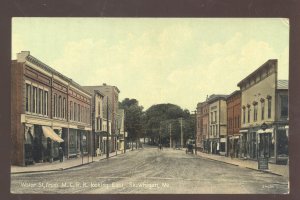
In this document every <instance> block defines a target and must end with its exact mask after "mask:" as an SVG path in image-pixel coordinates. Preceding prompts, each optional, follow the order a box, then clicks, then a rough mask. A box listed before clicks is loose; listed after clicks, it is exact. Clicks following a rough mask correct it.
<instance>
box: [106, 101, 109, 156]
mask: <svg viewBox="0 0 300 200" xmlns="http://www.w3.org/2000/svg"><path fill="white" fill-rule="evenodd" d="M106 102H107V105H106V115H107V126H106V128H107V130H106V131H107V132H106V158H107V159H108V158H109V140H108V137H109V117H108V96H107V101H106Z"/></svg>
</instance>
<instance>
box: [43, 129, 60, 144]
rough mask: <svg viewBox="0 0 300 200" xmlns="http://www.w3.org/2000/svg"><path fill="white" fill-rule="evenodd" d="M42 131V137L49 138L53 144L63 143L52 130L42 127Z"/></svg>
mask: <svg viewBox="0 0 300 200" xmlns="http://www.w3.org/2000/svg"><path fill="white" fill-rule="evenodd" d="M42 129H43V133H44V136H45V137H46V138H50V139H51V140H53V141H55V142H63V141H64V140H63V139H62V138H61V137H59V136H58V135H57V134H56V133H55V132H54V131H53V129H52V128H50V127H48V126H42Z"/></svg>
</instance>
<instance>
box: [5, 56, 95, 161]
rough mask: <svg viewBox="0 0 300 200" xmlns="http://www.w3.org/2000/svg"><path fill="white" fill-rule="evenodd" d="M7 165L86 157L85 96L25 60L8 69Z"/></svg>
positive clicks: (73, 85) (88, 148)
mask: <svg viewBox="0 0 300 200" xmlns="http://www.w3.org/2000/svg"><path fill="white" fill-rule="evenodd" d="M11 77H12V78H11V138H12V147H13V148H12V151H11V153H12V154H11V163H12V164H15V165H22V166H24V165H26V164H29V163H35V162H45V161H50V162H52V161H53V160H55V159H58V149H59V147H62V149H63V151H64V155H65V157H66V158H69V157H72V156H78V155H81V154H88V153H89V152H91V143H92V137H91V130H92V126H91V103H92V102H91V97H92V96H91V94H90V93H88V92H87V91H85V90H84V89H83V88H82V87H81V86H80V85H79V84H77V83H76V82H74V81H73V80H72V79H70V78H68V77H66V76H64V75H62V74H61V73H59V72H57V71H56V70H54V69H53V68H51V67H49V66H48V65H46V64H44V63H43V62H41V61H39V60H38V59H37V58H35V57H33V56H32V55H30V52H29V51H22V52H21V53H18V54H17V59H16V60H13V61H12V66H11Z"/></svg>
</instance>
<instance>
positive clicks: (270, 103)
mask: <svg viewBox="0 0 300 200" xmlns="http://www.w3.org/2000/svg"><path fill="white" fill-rule="evenodd" d="M267 99H268V118H271V114H272V113H271V112H272V97H271V96H268V97H267Z"/></svg>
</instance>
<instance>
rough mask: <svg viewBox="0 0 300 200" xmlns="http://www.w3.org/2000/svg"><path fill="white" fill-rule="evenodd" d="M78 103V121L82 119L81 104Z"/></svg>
mask: <svg viewBox="0 0 300 200" xmlns="http://www.w3.org/2000/svg"><path fill="white" fill-rule="evenodd" d="M77 105H78V108H77V111H78V113H77V114H78V119H77V121H79V122H80V121H81V119H80V104H77Z"/></svg>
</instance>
